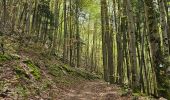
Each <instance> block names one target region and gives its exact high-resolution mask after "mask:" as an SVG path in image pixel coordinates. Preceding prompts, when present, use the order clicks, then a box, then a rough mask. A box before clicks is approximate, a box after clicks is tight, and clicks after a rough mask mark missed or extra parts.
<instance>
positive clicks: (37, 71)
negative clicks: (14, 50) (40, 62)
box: [23, 60, 41, 80]
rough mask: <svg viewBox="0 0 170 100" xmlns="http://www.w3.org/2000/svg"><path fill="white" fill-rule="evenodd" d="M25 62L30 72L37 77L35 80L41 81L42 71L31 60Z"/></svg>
mask: <svg viewBox="0 0 170 100" xmlns="http://www.w3.org/2000/svg"><path fill="white" fill-rule="evenodd" d="M23 62H24V63H25V64H26V65H27V66H28V67H29V72H30V73H31V74H32V75H33V76H34V77H35V79H37V80H38V79H40V76H41V73H40V69H39V68H38V67H37V66H36V65H34V64H33V63H32V62H31V61H30V60H26V61H23Z"/></svg>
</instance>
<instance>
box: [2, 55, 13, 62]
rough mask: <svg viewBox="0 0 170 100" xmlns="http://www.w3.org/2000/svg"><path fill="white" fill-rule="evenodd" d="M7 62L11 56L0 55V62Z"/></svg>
mask: <svg viewBox="0 0 170 100" xmlns="http://www.w3.org/2000/svg"><path fill="white" fill-rule="evenodd" d="M7 60H11V56H9V55H7V54H5V55H2V54H0V61H7Z"/></svg>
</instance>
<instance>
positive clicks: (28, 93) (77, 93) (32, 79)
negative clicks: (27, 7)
mask: <svg viewBox="0 0 170 100" xmlns="http://www.w3.org/2000/svg"><path fill="white" fill-rule="evenodd" d="M5 42H6V43H5V51H6V53H5V55H2V54H0V100H150V99H149V98H147V97H146V96H135V95H133V94H132V93H128V91H125V90H123V89H122V88H121V87H119V86H117V85H109V84H108V83H106V82H104V81H103V80H102V79H101V78H100V76H98V75H96V74H93V73H89V72H87V71H85V70H84V69H81V68H74V67H71V66H69V65H67V64H65V63H63V62H62V61H61V57H60V56H49V55H48V54H46V53H45V52H46V50H45V49H42V48H41V46H40V47H38V46H39V45H37V46H35V45H29V47H28V46H27V47H19V44H18V42H17V41H15V39H13V38H6V41H5Z"/></svg>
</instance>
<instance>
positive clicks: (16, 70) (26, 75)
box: [14, 66, 30, 79]
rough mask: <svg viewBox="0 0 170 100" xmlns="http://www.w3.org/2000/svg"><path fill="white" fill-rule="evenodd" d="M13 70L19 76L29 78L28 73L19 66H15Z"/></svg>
mask: <svg viewBox="0 0 170 100" xmlns="http://www.w3.org/2000/svg"><path fill="white" fill-rule="evenodd" d="M14 70H15V72H16V74H17V76H18V77H19V78H24V79H30V77H29V75H28V74H27V73H26V72H25V71H24V70H23V69H21V67H20V66H17V67H15V68H14Z"/></svg>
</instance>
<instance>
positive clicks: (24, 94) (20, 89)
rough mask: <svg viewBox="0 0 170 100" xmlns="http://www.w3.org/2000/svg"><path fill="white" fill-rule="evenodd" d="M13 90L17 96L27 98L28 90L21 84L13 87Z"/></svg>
mask: <svg viewBox="0 0 170 100" xmlns="http://www.w3.org/2000/svg"><path fill="white" fill-rule="evenodd" d="M15 90H16V92H17V94H18V95H19V96H22V97H25V98H27V96H28V91H29V90H28V89H27V88H26V87H24V86H23V85H22V84H18V85H17V86H16V87H15Z"/></svg>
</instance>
